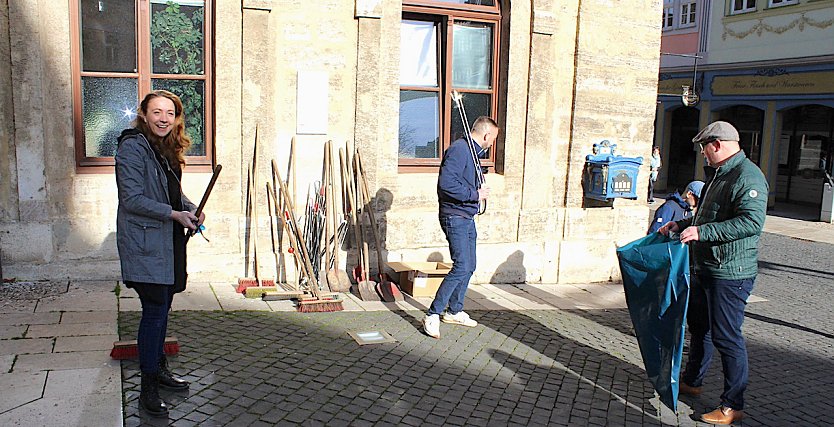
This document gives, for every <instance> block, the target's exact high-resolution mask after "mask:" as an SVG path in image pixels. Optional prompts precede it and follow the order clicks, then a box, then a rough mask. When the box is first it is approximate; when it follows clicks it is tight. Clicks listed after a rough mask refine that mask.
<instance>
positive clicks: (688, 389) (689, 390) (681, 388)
mask: <svg viewBox="0 0 834 427" xmlns="http://www.w3.org/2000/svg"><path fill="white" fill-rule="evenodd" d="M702 391H703V387H692V386H691V385H689V384H687V383H685V382H683V381H681V382H680V383H678V393H679V394H685V395H687V396H693V397H698V396H700V395H701V392H702Z"/></svg>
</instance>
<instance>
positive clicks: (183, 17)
mask: <svg viewBox="0 0 834 427" xmlns="http://www.w3.org/2000/svg"><path fill="white" fill-rule="evenodd" d="M202 29H203V9H202V8H198V9H196V10H194V11H193V12H191V13H190V16H189V14H188V13H186V12H185V11H182V10H181V9H180V5H179V4H178V3H176V2H174V1H169V2H168V3H166V6H165V8H164V9H160V10H157V11H155V12H154V13H153V16H152V19H151V46H152V48H153V54H154V56H155V62H156V61H158V62H159V63H161V64H164V65H165V66H167V67H166V70H165V74H185V75H200V74H203V62H204V61H203V31H202ZM155 71H156V70H155ZM202 82H203V81H202V80H171V79H166V80H158V81H157V82H155V83H154V89H166V90H169V91H171V92H173V93H175V94H177V96H179V97H180V99H182V103H183V114H185V128H186V132H188V135H189V136H190V137H191V140H192V141H193V144H192V145H191V148H190V149H189V153H188V154H190V155H205V153H206V151H205V147H204V140H203V95H202V93H203V92H202V90H198V89H199V87H200V86H201V85H202Z"/></svg>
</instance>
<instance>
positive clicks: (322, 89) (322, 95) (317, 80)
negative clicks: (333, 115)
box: [295, 70, 330, 135]
mask: <svg viewBox="0 0 834 427" xmlns="http://www.w3.org/2000/svg"><path fill="white" fill-rule="evenodd" d="M329 84H330V83H329V77H328V75H327V72H326V71H306V70H304V71H302V70H299V71H298V85H297V88H298V93H297V98H296V124H295V132H296V133H297V134H299V135H326V134H327V114H328V110H329V108H328V104H329V96H328V92H329V91H328V87H329Z"/></svg>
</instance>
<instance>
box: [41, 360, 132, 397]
mask: <svg viewBox="0 0 834 427" xmlns="http://www.w3.org/2000/svg"><path fill="white" fill-rule="evenodd" d="M121 387H122V378H121V372H120V369H119V366H118V365H116V364H114V365H111V366H104V367H99V368H91V369H67V370H60V371H50V372H49V381H47V383H46V387H45V388H44V393H43V395H44V397H47V398H49V397H54V398H61V397H66V396H80V395H100V394H108V393H118V392H119V390H120V389H121Z"/></svg>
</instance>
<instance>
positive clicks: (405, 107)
mask: <svg viewBox="0 0 834 427" xmlns="http://www.w3.org/2000/svg"><path fill="white" fill-rule="evenodd" d="M437 96H438V95H437V92H421V91H416V90H401V91H400V158H404V159H436V158H439V157H440V154H439V151H438V150H439V149H438V144H439V141H440V123H439V120H440V109H439V102H438V101H439V100H438V98H437Z"/></svg>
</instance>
